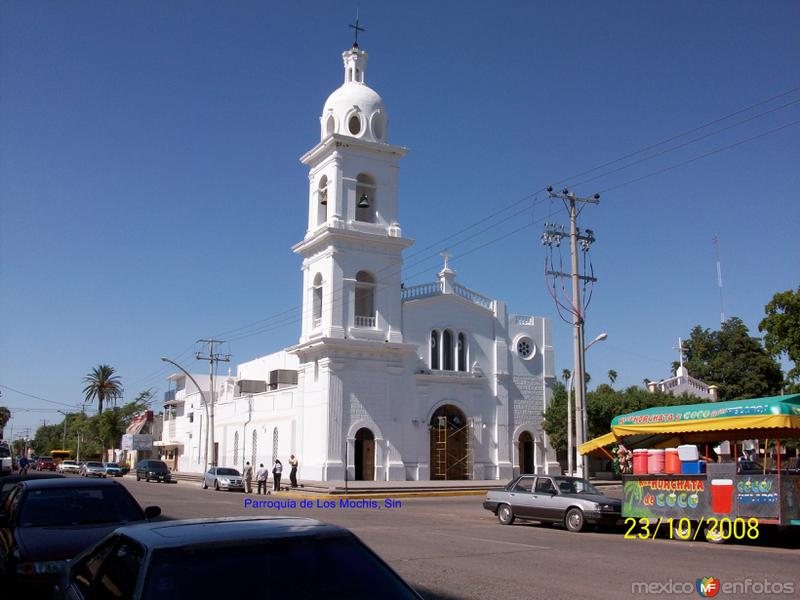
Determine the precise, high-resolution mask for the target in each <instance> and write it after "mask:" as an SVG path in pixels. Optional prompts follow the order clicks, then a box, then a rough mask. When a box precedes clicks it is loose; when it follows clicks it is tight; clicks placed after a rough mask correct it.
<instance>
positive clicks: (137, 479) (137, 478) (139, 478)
mask: <svg viewBox="0 0 800 600" xmlns="http://www.w3.org/2000/svg"><path fill="white" fill-rule="evenodd" d="M141 480H142V478H141V477H139V473H136V481H141Z"/></svg>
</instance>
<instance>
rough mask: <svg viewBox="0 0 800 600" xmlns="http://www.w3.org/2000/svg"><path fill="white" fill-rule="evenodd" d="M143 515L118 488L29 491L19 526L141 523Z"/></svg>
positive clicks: (121, 488)
mask: <svg viewBox="0 0 800 600" xmlns="http://www.w3.org/2000/svg"><path fill="white" fill-rule="evenodd" d="M142 519H144V513H143V512H142V510H141V508H139V505H138V504H136V501H135V500H134V499H133V497H132V496H131V495H130V494H129V493H128V492H127V490H125V488H123V487H121V486H103V487H75V488H50V489H39V490H35V489H34V490H28V493H27V494H25V498H24V500H23V501H22V502H21V511H20V518H19V524H20V526H21V527H49V526H57V525H92V524H102V523H119V522H127V521H141V520H142Z"/></svg>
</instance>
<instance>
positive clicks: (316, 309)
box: [311, 273, 322, 327]
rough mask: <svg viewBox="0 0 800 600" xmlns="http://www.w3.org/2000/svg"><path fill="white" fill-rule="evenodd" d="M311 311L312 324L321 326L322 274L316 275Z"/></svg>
mask: <svg viewBox="0 0 800 600" xmlns="http://www.w3.org/2000/svg"><path fill="white" fill-rule="evenodd" d="M311 293H312V300H311V305H312V306H311V312H312V319H313V321H312V325H313V326H314V327H319V326H320V324H321V323H322V274H321V273H317V275H316V276H315V277H314V288H313V290H312V292H311Z"/></svg>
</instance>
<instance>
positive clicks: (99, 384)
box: [83, 365, 122, 415]
mask: <svg viewBox="0 0 800 600" xmlns="http://www.w3.org/2000/svg"><path fill="white" fill-rule="evenodd" d="M83 381H84V383H86V384H87V385H86V387H85V388H83V395H84V397H85V398H86V402H87V403H90V402H92V401H94V400H95V399H97V414H99V415H100V414H103V402H105V401H106V400H112V399H116V398H118V397H119V396H121V395H122V382H121V381H120V378H119V376H117V375H114V367H111V366H109V365H98V366H96V367H95V368H94V369H92V371H91V373H89V374H88V375H87V376H86V377H84V378H83Z"/></svg>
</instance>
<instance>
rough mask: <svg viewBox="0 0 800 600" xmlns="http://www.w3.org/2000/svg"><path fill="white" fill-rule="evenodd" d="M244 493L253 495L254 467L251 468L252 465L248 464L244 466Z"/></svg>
mask: <svg viewBox="0 0 800 600" xmlns="http://www.w3.org/2000/svg"><path fill="white" fill-rule="evenodd" d="M243 476H244V493H245V494H252V493H253V467H251V466H250V463H249V462H247V463H245V464H244V473H243Z"/></svg>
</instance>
